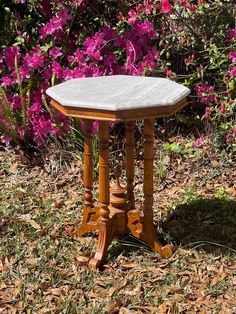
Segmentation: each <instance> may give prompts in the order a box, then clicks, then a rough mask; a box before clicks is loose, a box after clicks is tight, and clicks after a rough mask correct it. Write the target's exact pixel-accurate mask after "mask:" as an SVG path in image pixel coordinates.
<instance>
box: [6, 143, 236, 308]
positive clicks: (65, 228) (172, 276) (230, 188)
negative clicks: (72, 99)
mask: <svg viewBox="0 0 236 314" xmlns="http://www.w3.org/2000/svg"><path fill="white" fill-rule="evenodd" d="M178 143H180V144H179V146H177V147H175V146H168V147H167V146H165V150H163V143H161V142H160V141H157V142H156V146H155V147H156V149H155V151H156V160H155V181H156V188H155V193H154V216H155V224H156V230H157V235H158V237H159V239H161V240H162V241H163V242H171V243H172V244H173V245H174V247H175V253H174V255H173V256H172V257H171V258H169V259H162V258H160V256H159V255H158V254H155V253H153V252H152V251H151V250H150V249H149V248H147V247H145V246H143V245H142V244H141V243H139V242H137V241H135V240H134V239H132V238H131V237H127V238H125V239H122V240H121V241H113V243H112V245H111V246H110V248H109V252H108V257H107V261H106V263H105V265H104V268H103V269H102V270H101V271H100V272H93V271H90V270H88V268H87V266H86V263H87V261H88V259H89V258H90V256H91V255H92V252H93V251H94V248H95V245H96V233H91V234H89V235H87V236H86V237H82V238H78V239H73V238H72V237H71V236H70V233H71V230H73V228H76V226H78V225H79V222H80V220H81V208H82V196H83V188H82V178H83V174H82V161H81V154H79V153H77V152H73V151H72V152H69V151H68V150H66V149H64V150H61V149H60V150H59V149H57V145H56V144H54V145H55V147H54V148H53V149H51V152H50V153H48V154H46V155H44V156H43V157H37V158H33V159H28V158H26V157H25V156H24V155H23V154H22V152H21V151H20V150H16V149H6V148H1V150H0V164H1V167H0V214H1V220H0V238H1V242H0V252H1V257H0V279H1V280H0V313H27V314H28V313H38V314H40V313H89V314H92V313H99V314H100V313H120V314H122V313H123V314H128V313H136V314H137V313H222V314H223V313H236V301H235V299H236V258H235V257H236V181H235V178H236V167H235V160H233V159H232V158H226V157H224V158H223V159H221V160H212V159H210V158H208V157H205V156H204V155H203V154H201V153H198V152H196V151H194V152H193V151H192V150H191V147H190V146H191V145H189V144H188V141H187V140H186V139H185V138H179V139H178ZM141 157H142V156H141ZM136 170H137V175H136V186H135V193H136V197H137V200H138V201H137V204H138V206H140V204H141V196H142V195H141V194H142V193H141V187H142V158H137V165H136ZM96 194H97V190H96V191H95V196H96Z"/></svg>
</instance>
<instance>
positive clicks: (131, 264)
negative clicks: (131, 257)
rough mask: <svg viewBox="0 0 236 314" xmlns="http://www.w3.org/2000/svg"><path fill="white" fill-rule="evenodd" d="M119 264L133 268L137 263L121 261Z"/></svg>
mask: <svg viewBox="0 0 236 314" xmlns="http://www.w3.org/2000/svg"><path fill="white" fill-rule="evenodd" d="M120 266H121V267H124V268H135V267H138V266H139V265H138V264H137V263H130V262H125V263H122V264H121V265H120Z"/></svg>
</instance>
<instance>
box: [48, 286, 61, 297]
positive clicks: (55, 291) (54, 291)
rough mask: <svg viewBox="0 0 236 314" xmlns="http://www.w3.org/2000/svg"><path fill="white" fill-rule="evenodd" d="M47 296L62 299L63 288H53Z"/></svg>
mask: <svg viewBox="0 0 236 314" xmlns="http://www.w3.org/2000/svg"><path fill="white" fill-rule="evenodd" d="M45 295H53V296H56V297H60V296H61V295H62V289H61V288H51V289H48V290H47V292H46V293H45Z"/></svg>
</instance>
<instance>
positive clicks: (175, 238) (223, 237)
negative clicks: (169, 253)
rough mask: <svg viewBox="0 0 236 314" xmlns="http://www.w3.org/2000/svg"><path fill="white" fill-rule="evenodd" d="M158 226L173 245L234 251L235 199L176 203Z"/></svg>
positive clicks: (227, 251)
mask: <svg viewBox="0 0 236 314" xmlns="http://www.w3.org/2000/svg"><path fill="white" fill-rule="evenodd" d="M159 227H160V228H161V230H162V232H163V234H165V235H166V236H165V239H166V240H167V241H172V242H173V243H174V245H176V246H186V247H195V248H201V249H202V250H205V251H206V252H211V253H213V252H216V251H219V250H220V252H221V253H229V251H231V252H234V253H235V252H236V251H235V250H236V201H234V200H228V199H216V198H215V199H198V200H195V201H192V202H191V203H189V204H180V205H178V206H177V207H176V209H175V210H174V211H172V212H171V213H170V214H169V215H168V217H167V219H166V220H165V221H164V222H162V223H160V224H159Z"/></svg>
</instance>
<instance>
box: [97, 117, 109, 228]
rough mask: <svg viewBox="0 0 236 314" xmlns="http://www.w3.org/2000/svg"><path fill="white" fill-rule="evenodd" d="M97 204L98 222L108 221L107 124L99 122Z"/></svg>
mask: <svg viewBox="0 0 236 314" xmlns="http://www.w3.org/2000/svg"><path fill="white" fill-rule="evenodd" d="M98 137H99V203H100V207H101V209H100V211H99V215H100V221H102V222H107V220H108V219H109V209H108V206H109V201H110V190H109V189H110V180H109V123H108V122H106V121H100V122H99V129H98Z"/></svg>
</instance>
